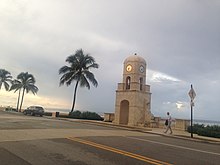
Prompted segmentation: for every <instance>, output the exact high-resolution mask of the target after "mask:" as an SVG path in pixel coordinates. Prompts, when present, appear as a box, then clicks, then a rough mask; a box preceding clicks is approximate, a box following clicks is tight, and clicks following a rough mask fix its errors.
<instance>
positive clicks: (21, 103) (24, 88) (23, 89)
mask: <svg viewBox="0 0 220 165" xmlns="http://www.w3.org/2000/svg"><path fill="white" fill-rule="evenodd" d="M24 91H25V88H23V92H22V97H21V105H20V110H19V112H21V107H22V104H23V99H24Z"/></svg>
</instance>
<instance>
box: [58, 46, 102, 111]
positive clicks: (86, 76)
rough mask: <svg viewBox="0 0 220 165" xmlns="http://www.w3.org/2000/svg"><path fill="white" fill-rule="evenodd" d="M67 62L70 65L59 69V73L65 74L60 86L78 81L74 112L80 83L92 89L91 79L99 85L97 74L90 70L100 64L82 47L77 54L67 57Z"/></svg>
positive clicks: (73, 105) (74, 98) (94, 83)
mask: <svg viewBox="0 0 220 165" xmlns="http://www.w3.org/2000/svg"><path fill="white" fill-rule="evenodd" d="M66 62H68V63H69V65H70V66H63V67H61V68H60V69H59V74H63V75H62V77H61V78H60V86H61V85H63V84H66V85H67V86H69V85H70V84H71V83H72V82H73V81H76V84H75V89H74V97H73V104H72V109H71V112H70V113H72V112H73V110H74V107H75V101H76V91H77V87H78V85H79V84H80V86H81V87H87V88H88V89H90V84H89V81H90V82H91V83H92V84H93V85H94V86H95V87H97V86H98V82H97V80H96V79H95V76H94V74H93V73H92V72H90V71H89V70H90V69H91V68H98V67H99V65H98V64H97V63H96V62H95V59H94V58H93V57H92V56H90V55H89V54H84V53H83V50H82V49H79V50H77V51H76V52H75V54H73V55H70V56H69V57H67V59H66Z"/></svg>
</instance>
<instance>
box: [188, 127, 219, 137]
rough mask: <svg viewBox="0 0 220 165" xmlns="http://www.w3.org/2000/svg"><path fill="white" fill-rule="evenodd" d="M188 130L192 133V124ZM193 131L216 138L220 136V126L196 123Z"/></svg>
mask: <svg viewBox="0 0 220 165" xmlns="http://www.w3.org/2000/svg"><path fill="white" fill-rule="evenodd" d="M187 130H188V132H190V133H191V126H189V127H188V129H187ZM193 133H195V134H198V135H200V136H208V137H214V138H220V126H217V125H213V126H209V125H208V126H206V127H205V126H204V125H203V124H195V125H194V126H193Z"/></svg>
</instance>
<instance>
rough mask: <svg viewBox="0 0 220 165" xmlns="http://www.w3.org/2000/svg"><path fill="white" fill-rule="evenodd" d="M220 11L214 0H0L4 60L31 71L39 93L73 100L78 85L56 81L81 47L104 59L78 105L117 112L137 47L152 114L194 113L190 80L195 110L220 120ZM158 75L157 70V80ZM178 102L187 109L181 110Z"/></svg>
mask: <svg viewBox="0 0 220 165" xmlns="http://www.w3.org/2000/svg"><path fill="white" fill-rule="evenodd" d="M219 9H220V3H219V1H217V0H216V1H197V0H192V1H169V2H165V1H145V0H138V1H133V0H129V1H128V0H119V1H116V0H113V1H103V0H95V1H89V0H88V1H78V0H76V1H72V0H66V1H65V2H63V1H59V0H44V1H36V0H22V1H20V0H19V1H18V0H17V1H10V0H3V1H1V2H0V29H1V30H0V36H1V38H0V57H1V61H0V66H1V68H5V69H7V70H9V71H11V73H12V74H13V76H14V77H16V76H17V74H19V73H20V72H23V71H28V72H30V73H32V74H34V76H35V77H36V79H37V85H38V87H39V89H40V90H39V93H38V96H40V97H43V98H44V97H45V98H53V99H54V98H57V99H61V100H64V101H65V102H69V106H71V103H72V92H73V86H71V87H68V88H67V87H65V86H62V87H59V78H60V76H59V75H58V70H59V68H60V67H62V66H63V65H65V64H66V63H65V59H66V57H67V56H69V55H70V54H72V53H74V52H75V50H76V49H79V48H82V49H84V50H85V52H86V53H90V54H91V55H92V56H94V57H95V59H96V61H97V63H99V64H100V68H99V69H98V70H94V73H95V75H96V78H97V80H98V82H99V86H98V88H92V89H91V90H90V91H88V90H87V89H79V91H78V98H77V107H78V108H79V109H84V110H91V111H98V112H103V111H104V112H113V111H114V104H115V103H114V99H115V90H116V88H117V83H119V82H121V81H122V69H123V62H124V60H125V58H126V57H128V56H129V55H131V54H134V53H137V54H139V55H141V56H142V57H144V58H145V59H146V61H147V65H148V69H149V71H148V75H147V82H148V83H149V84H150V85H151V92H152V113H154V114H155V115H160V116H163V115H164V116H165V113H166V111H168V110H169V111H171V112H172V114H173V115H174V117H178V118H181V117H182V118H189V110H188V109H189V105H187V102H188V101H189V96H188V94H187V93H188V90H189V88H190V84H191V83H192V84H193V85H194V87H195V90H196V92H197V98H196V107H195V109H197V110H195V116H196V117H198V118H203V119H213V120H219V118H218V116H219V115H220V114H219V110H218V109H219V108H218V104H219V97H218V95H219V92H220V87H219V82H220V76H219V72H220V66H219V62H220V56H219V52H220V46H219V45H220V30H219V29H220V21H219V20H220V10H219ZM154 73H155V74H156V73H157V74H158V73H160V76H159V77H157V81H155V79H154V80H153V76H154V75H155V74H154ZM175 80H178V81H175ZM73 85H74V84H73ZM178 102H181V103H183V104H184V106H183V107H182V109H181V108H180V109H177V108H176V103H178ZM167 103H168V104H167ZM45 106H47V105H45ZM56 106H57V105H56ZM62 106H63V104H62ZM59 108H62V107H59ZM65 108H67V107H65Z"/></svg>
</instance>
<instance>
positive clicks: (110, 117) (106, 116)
mask: <svg viewBox="0 0 220 165" xmlns="http://www.w3.org/2000/svg"><path fill="white" fill-rule="evenodd" d="M114 119H115V114H114V113H104V121H105V122H112V121H113V120H114Z"/></svg>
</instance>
